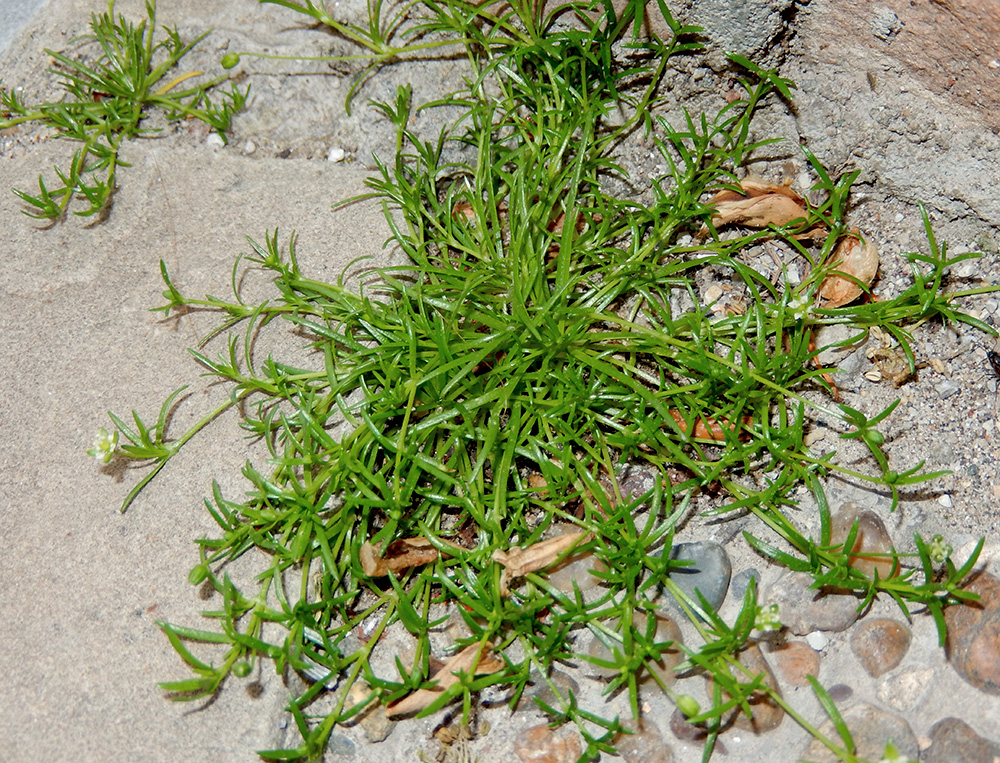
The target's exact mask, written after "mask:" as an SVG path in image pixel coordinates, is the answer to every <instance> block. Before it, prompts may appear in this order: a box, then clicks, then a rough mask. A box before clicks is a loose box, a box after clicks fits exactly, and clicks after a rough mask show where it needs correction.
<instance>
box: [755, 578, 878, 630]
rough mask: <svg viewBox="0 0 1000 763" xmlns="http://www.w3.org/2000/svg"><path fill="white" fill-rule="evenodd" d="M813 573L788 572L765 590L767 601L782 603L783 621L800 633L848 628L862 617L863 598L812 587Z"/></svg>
mask: <svg viewBox="0 0 1000 763" xmlns="http://www.w3.org/2000/svg"><path fill="white" fill-rule="evenodd" d="M812 582H813V579H812V576H811V575H809V574H808V573H805V572H791V571H789V572H787V573H785V574H784V575H782V576H781V577H780V578H778V579H777V580H776V581H774V583H773V584H772V585H771V587H770V588H769V589H768V590H767V591H766V592H765V595H764V596H763V598H762V603H764V604H777V605H778V618H779V619H780V620H781V624H782V625H784V626H785V627H786V628H788V630H789V631H791V632H792V633H794V634H795V635H796V636H805V635H806V634H807V633H812V632H813V631H835V632H839V631H843V630H847V628H849V627H850V626H851V625H853V624H854V621H855V620H857V619H858V605H859V604H860V603H861V600H860V599H859V598H858V597H856V596H854V595H851V594H844V593H838V592H835V591H830V590H827V589H822V588H821V589H819V590H815V589H812V588H810V586H811V585H812Z"/></svg>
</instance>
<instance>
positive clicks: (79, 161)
mask: <svg viewBox="0 0 1000 763" xmlns="http://www.w3.org/2000/svg"><path fill="white" fill-rule="evenodd" d="M146 16H147V18H145V19H143V20H142V21H141V22H139V24H138V25H135V24H133V23H132V22H130V21H128V20H127V19H126V18H125V17H124V16H121V15H119V16H118V17H117V18H116V17H115V13H114V0H109V2H108V10H107V12H106V13H102V14H93V15H92V17H91V22H90V28H91V34H89V35H86V36H84V37H82V38H79V40H77V41H82V42H86V43H92V44H96V45H97V47H98V49H99V53H98V55H97V56H96V58H94V60H93V61H92V62H91V63H87V61H86V59H79V58H76V57H71V56H69V55H67V54H65V53H60V52H57V51H52V50H46V51H45V52H46V53H48V55H49V56H51V57H52V58H53V59H54V60H55V62H56V68H54V69H51V70H50V71H51V72H52V73H53V74H55V75H56V76H58V77H59V78H60V85H61V87H62V89H63V90H64V91H65V92H66V95H67V97H66V98H64V99H61V100H59V101H53V102H50V103H42V104H38V105H35V106H29V105H27V104H26V103H25V102H24V101H23V100H22V99H21V97H20V96H19V95H18V92H17V90H14V89H11V90H5V89H2V88H0V129H5V128H8V127H13V126H15V125H19V124H23V123H27V122H38V123H40V124H43V125H45V126H47V127H50V128H52V129H54V130H55V131H56V133H57V134H58V135H59V136H60V137H64V138H69V139H70V140H74V141H78V142H79V143H81V144H83V145H82V146H81V147H80V148H79V149H77V150H76V152H75V153H74V154H73V158H72V160H71V161H70V164H69V168H68V169H60V168H58V167H57V168H56V169H55V172H56V175H57V177H58V179H59V183H58V185H57V186H54V187H50V186H49V185H47V184H46V182H45V180H44V178H43V177H42V176H39V178H38V189H39V190H38V194H37V195H32V194H29V193H27V192H26V191H18V190H15V191H14V192H15V193H16V194H17V195H18V196H19V197H20V198H21V199H22V200H23V201H25V202H26V203H27V204H28V205H29V207H28V209H26V210H25V214H27V215H29V216H31V217H35V218H39V219H49V220H53V221H57V220H62V219H63V218H64V216H65V214H66V210H67V208H68V207H69V205H70V203H71V202H72V201H73V199H75V198H82V199H83V201H84V202H85V203H86V204H87V206H86V208H84V209H83V210H81V211H79V212H75V213H74V214H77V215H81V216H91V215H95V214H102V215H103V214H106V213H107V211H108V209H109V207H110V205H111V201H112V197H113V195H114V193H115V190H116V188H117V174H118V168H119V167H125V166H128V165H127V164H126V163H125V162H123V161H122V160H121V159H120V157H119V152H120V150H121V147H122V145H123V144H124V143H125V141H128V140H131V139H133V138H138V137H142V136H148V135H150V134H151V133H153V132H156V129H154V128H149V127H145V126H144V125H143V123H144V122H145V121H146V120H147V119H148V118H149V115H150V112H151V111H152V110H154V109H155V110H158V111H160V112H162V114H163V115H164V116H165V118H166V119H167V120H168V121H177V120H181V119H185V118H193V119H198V120H200V121H202V122H205V123H206V124H208V125H210V126H211V127H212V128H214V129H215V130H216V132H218V134H219V135H220V136H221V137H222V139H223V140H225V139H226V138H225V132H226V130H228V129H229V126H230V122H231V120H232V116H233V114H234V113H236V112H237V111H239V110H240V109H241V108H243V105H244V103H245V102H246V99H247V95H248V94H249V88H247V89H246V90H240V89H239V87H237V86H235V85H234V86H233V87H232V88H231V89H230V90H228V91H223V92H222V93H221V95H220V98H219V101H218V102H216V103H213V101H212V99H211V97H210V95H209V91H210V90H212V89H213V88H214V87H215V86H216V85H218V84H220V83H221V82H223V81H225V79H226V77H224V76H223V77H218V78H215V79H212V80H210V81H208V82H204V83H202V84H199V85H195V86H193V87H183V88H181V87H180V85H182V83H184V82H186V81H187V80H188V79H191V78H193V77H198V76H201V75H202V72H198V71H189V72H185V73H183V74H180V75H177V76H174V77H172V78H171V79H169V80H168V79H167V77H168V75H169V74H170V73H171V72H172V70H173V69H174V68H175V67H176V66H177V64H178V63H179V62H180V60H181V59H182V58H183V57H184V56H185V55H186V54H187V53H188V51H190V50H191V49H192V48H193V47H194V46H195V45H197V44H198V43H199V42H201V41H202V40H203V39H205V37H206V36H208V32H206V33H205V34H202V35H200V36H198V37H197V38H196V39H194V40H193V41H191V42H189V43H185V42H184V41H183V40H181V38H180V35H179V34H178V33H177V30H176V28H175V29H170V28H169V27H163V28H162V32H163V37H162V39H159V40H157V39H156V3H155V0H147V2H146Z"/></svg>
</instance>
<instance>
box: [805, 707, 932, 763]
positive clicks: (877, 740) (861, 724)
mask: <svg viewBox="0 0 1000 763" xmlns="http://www.w3.org/2000/svg"><path fill="white" fill-rule="evenodd" d="M841 715H842V716H843V718H844V722H845V723H846V724H847V728H848V729H850V731H851V737H852V738H853V739H854V744H855V753H854V754H855V755H857V756H858V757H859V758H866V759H867V760H882V753H883V752H884V751H885V744H886V742H888V741H889V740H890V739H891V740H892V741H893V742H894V743H895V745H896V749H898V750H899V752H900V753H901V754H902V755H905V756H906V757H907V758H911V759H913V760H916V759H917V754H918V753H919V747H918V745H917V737H916V736H915V735H914V733H913V729H911V728H910V724H908V723H907V722H906V721H905V720H903V719H902V718H900V717H899V716H898V715H893V714H892V713H887V712H885V711H884V710H880V709H879V708H877V707H873V706H872V705H868V704H865V703H863V702H862V703H859V704H857V705H854V706H853V707H850V708H848V709H847V710H842V711H841ZM819 730H820V733H821V734H823V735H824V736H826V737H827V738H828V739H837V740H839V739H840V735H839V734H838V733H837V729H836V728H835V727H834V725H833V721H830V720H828V721H826V722H825V723H824V724H823V725H822V726H820V729H819ZM802 757H803V758H805V759H806V760H810V761H814V763H835V762H836V761H837V760H838V758H837V756H836V755H834V754H833V753H832V752H830V750H829V749H828V748H827V747H826V745H824V744H823V743H822V742H820V741H819V740H818V739H814V740H813V741H812V743H811V744H810V745H809V747H808V748H807V749H806V751H805V752H804V753H803V755H802Z"/></svg>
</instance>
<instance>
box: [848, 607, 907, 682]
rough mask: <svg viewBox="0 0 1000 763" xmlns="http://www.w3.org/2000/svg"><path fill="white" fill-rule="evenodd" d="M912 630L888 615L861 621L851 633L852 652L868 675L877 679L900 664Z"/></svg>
mask: <svg viewBox="0 0 1000 763" xmlns="http://www.w3.org/2000/svg"><path fill="white" fill-rule="evenodd" d="M910 638H911V637H910V629H909V628H907V627H906V626H905V625H904V624H903V623H901V622H898V621H896V620H893V619H892V618H889V617H879V618H876V619H874V620H866V621H865V622H863V623H861V625H859V626H858V627H857V628H856V629H855V630H854V633H852V634H851V651H852V652H854V656H855V657H857V658H858V662H860V663H861V666H862V667H863V668H864V669H865V670H866V671H867V672H868V675H870V676H873V677H874V678H878V677H879V676H881V675H883V674H885V673H888V672H889V671H890V670H892V669H893V668H894V667H896V666H897V665H899V663H901V662H902V661H903V658H904V657H905V656H906V652H907V650H908V649H909V648H910Z"/></svg>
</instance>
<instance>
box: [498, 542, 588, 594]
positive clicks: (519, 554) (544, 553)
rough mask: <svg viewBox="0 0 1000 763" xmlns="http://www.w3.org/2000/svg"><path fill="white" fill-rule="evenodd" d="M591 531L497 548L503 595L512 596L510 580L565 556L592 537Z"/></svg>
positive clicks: (542, 567)
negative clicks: (525, 544)
mask: <svg viewBox="0 0 1000 763" xmlns="http://www.w3.org/2000/svg"><path fill="white" fill-rule="evenodd" d="M590 537H592V536H591V533H587V532H575V533H567V534H565V535H559V536H556V537H555V538H549V539H548V540H543V541H539V542H538V543H533V544H532V545H530V546H528V547H527V548H524V549H521V548H514V549H509V550H507V551H503V550H501V549H497V550H496V551H494V552H493V561H495V562H499V563H500V564H502V565H503V572H502V573H501V575H500V590H501V593H502V595H503V596H510V588H509V585H510V582H511V581H512V580H516V579H517V578H521V577H524V576H525V575H527V574H528V573H529V572H537V571H538V570H541V569H544V568H546V567H548V566H549V565H551V564H553V563H555V561H556V560H557V559H559V558H560V557H565V556H567V555H568V553H569V552H570V551H572V550H573V549H574V548H576V547H577V546H579V545H580V544H581V543H585V542H586V541H587V540H589V539H590Z"/></svg>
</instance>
